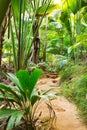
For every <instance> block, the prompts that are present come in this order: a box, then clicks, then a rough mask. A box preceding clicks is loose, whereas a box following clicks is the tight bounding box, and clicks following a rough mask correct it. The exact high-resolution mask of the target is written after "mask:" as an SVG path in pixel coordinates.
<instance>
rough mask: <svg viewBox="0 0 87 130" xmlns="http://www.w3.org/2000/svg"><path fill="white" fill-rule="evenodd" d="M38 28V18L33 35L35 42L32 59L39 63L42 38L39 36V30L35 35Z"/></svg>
mask: <svg viewBox="0 0 87 130" xmlns="http://www.w3.org/2000/svg"><path fill="white" fill-rule="evenodd" d="M37 29H38V20H37V21H36V22H35V24H34V25H33V36H34V43H33V57H32V61H33V62H34V63H35V64H37V63H38V61H39V52H40V38H39V31H37V34H36V36H35V32H36V30H37Z"/></svg>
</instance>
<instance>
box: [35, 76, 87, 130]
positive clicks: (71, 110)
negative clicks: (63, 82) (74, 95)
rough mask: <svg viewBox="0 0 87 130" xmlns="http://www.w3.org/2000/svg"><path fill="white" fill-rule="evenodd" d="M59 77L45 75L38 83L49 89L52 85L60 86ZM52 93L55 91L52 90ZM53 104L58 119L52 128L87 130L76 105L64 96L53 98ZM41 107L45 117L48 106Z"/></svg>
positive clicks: (59, 129) (42, 88)
mask: <svg viewBox="0 0 87 130" xmlns="http://www.w3.org/2000/svg"><path fill="white" fill-rule="evenodd" d="M59 81H60V80H59V78H57V77H56V78H55V77H45V78H41V79H40V80H39V82H38V84H37V87H39V88H40V89H41V90H48V88H51V87H59V86H58V85H59ZM52 93H54V92H53V91H52ZM52 105H53V108H54V110H55V113H56V116H57V119H56V123H55V128H54V129H52V130H87V127H86V126H85V125H84V124H83V123H82V120H81V119H80V118H79V115H78V112H77V110H76V106H75V105H74V104H72V103H70V102H69V101H68V100H66V99H65V98H64V97H63V96H61V97H58V98H57V99H54V100H52ZM40 109H42V111H43V115H44V117H45V116H46V115H47V108H46V106H45V105H43V104H42V106H40Z"/></svg>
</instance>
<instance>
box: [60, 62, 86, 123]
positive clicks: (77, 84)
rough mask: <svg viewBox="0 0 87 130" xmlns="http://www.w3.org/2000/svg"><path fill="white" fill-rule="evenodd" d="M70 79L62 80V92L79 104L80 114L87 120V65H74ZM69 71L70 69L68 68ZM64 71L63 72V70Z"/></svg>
mask: <svg viewBox="0 0 87 130" xmlns="http://www.w3.org/2000/svg"><path fill="white" fill-rule="evenodd" d="M71 68H72V74H71V75H70V76H69V78H70V80H68V81H66V79H64V82H62V84H61V86H62V88H61V92H62V93H63V94H64V95H65V96H66V97H67V98H68V99H69V100H72V101H74V102H75V103H76V104H77V107H78V108H79V109H80V115H82V116H83V118H84V121H85V122H87V67H86V66H85V65H78V64H77V65H72V66H71ZM67 71H69V69H68V70H67ZM62 73H63V72H62Z"/></svg>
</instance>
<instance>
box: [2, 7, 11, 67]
mask: <svg viewBox="0 0 87 130" xmlns="http://www.w3.org/2000/svg"><path fill="white" fill-rule="evenodd" d="M10 16H11V4H10V5H9V7H8V10H7V12H6V15H5V17H4V20H3V22H2V25H1V27H0V68H1V61H2V48H3V37H4V34H5V31H6V23H7V18H8V23H10V21H9V20H10V18H9V17H10ZM8 26H9V24H8Z"/></svg>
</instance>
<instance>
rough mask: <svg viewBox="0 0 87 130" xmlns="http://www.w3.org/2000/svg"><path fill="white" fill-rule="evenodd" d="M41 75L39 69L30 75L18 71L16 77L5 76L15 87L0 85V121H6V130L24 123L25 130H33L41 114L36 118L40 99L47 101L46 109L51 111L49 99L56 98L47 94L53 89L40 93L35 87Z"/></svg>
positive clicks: (26, 72)
mask: <svg viewBox="0 0 87 130" xmlns="http://www.w3.org/2000/svg"><path fill="white" fill-rule="evenodd" d="M41 73H42V70H40V69H35V70H34V71H33V72H32V74H29V73H28V71H27V70H20V71H18V72H17V74H16V75H13V74H11V73H8V74H7V76H8V77H9V78H10V80H11V81H13V83H14V84H15V86H11V85H10V84H9V85H5V84H2V83H0V101H1V102H4V106H3V105H2V106H1V107H0V120H1V119H4V118H6V119H7V125H6V130H11V129H12V128H13V127H16V126H17V125H19V124H20V123H25V125H24V126H25V127H26V128H25V129H26V130H31V129H32V130H34V129H35V126H36V123H37V121H38V120H40V117H41V113H42V112H41V111H40V112H39V115H37V116H36V111H37V109H38V106H39V104H40V102H41V101H42V100H41V99H45V100H47V102H46V104H47V105H48V108H49V109H50V111H53V109H52V106H51V104H50V102H49V99H50V98H51V97H55V96H56V95H54V94H50V93H49V91H50V90H52V89H53V88H51V89H50V90H47V91H45V92H41V91H40V90H39V89H38V88H36V87H35V85H36V83H37V81H38V78H39V77H40V75H41ZM5 103H6V105H5ZM53 112H54V111H53ZM50 114H51V113H50ZM54 114H55V112H54ZM50 119H51V117H50Z"/></svg>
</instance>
